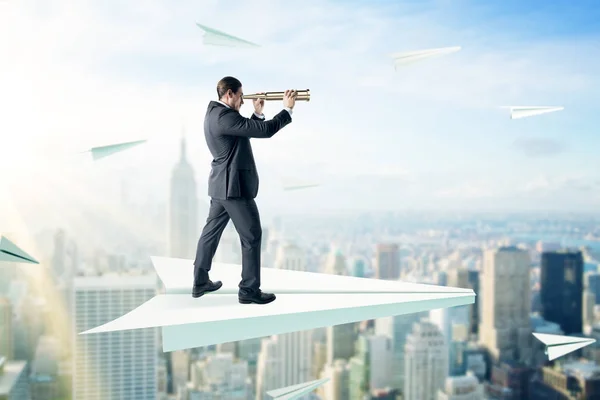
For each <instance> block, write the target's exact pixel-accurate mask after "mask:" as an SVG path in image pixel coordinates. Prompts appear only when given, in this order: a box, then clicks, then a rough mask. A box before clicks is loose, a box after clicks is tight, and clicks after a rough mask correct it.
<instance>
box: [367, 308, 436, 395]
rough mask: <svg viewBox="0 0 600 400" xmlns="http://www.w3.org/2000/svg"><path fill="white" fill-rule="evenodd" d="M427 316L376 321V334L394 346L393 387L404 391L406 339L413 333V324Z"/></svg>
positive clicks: (419, 315) (418, 314) (392, 363)
mask: <svg viewBox="0 0 600 400" xmlns="http://www.w3.org/2000/svg"><path fill="white" fill-rule="evenodd" d="M423 315H425V314H424V313H414V314H404V315H396V316H393V317H386V318H378V319H376V320H375V334H376V335H382V336H386V337H388V338H390V340H391V345H392V350H391V351H392V356H391V357H392V361H391V366H390V372H391V383H390V384H391V387H393V388H395V389H399V390H400V391H404V381H405V379H404V377H405V371H404V346H405V344H406V338H407V336H408V334H409V333H410V332H411V331H412V327H413V324H414V323H415V322H417V321H419V319H420V318H421V317H422V316H423Z"/></svg>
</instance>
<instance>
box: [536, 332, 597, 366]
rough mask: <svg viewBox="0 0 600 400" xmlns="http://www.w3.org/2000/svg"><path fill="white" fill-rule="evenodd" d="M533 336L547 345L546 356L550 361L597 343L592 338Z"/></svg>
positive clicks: (539, 334) (543, 334) (538, 334)
mask: <svg viewBox="0 0 600 400" xmlns="http://www.w3.org/2000/svg"><path fill="white" fill-rule="evenodd" d="M533 336H535V337H536V338H537V339H538V340H539V341H540V342H542V343H544V344H545V345H546V354H547V355H548V359H549V360H550V361H552V360H554V359H556V358H558V357H561V356H564V355H565V354H569V353H571V352H573V351H575V350H579V349H581V348H582V347H585V346H588V345H590V344H592V343H594V342H595V341H596V339H590V338H581V337H573V336H561V335H550V334H547V333H534V334H533Z"/></svg>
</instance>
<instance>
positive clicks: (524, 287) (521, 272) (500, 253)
mask: <svg viewBox="0 0 600 400" xmlns="http://www.w3.org/2000/svg"><path fill="white" fill-rule="evenodd" d="M529 266H530V259H529V253H528V252H527V251H525V250H522V249H518V248H516V247H501V248H499V249H493V250H487V251H486V252H485V254H484V265H483V274H484V276H483V279H482V281H483V285H482V289H483V294H482V297H483V299H482V301H481V307H482V312H481V324H480V327H479V334H480V342H481V343H482V344H483V345H485V346H486V347H487V348H488V350H489V352H490V355H491V357H492V360H493V361H499V360H502V361H504V360H526V361H528V360H529V357H530V355H531V354H530V353H531V352H530V343H531V327H530V319H529V313H530V309H531V302H530V301H529V298H530V286H529V282H530V278H529ZM524 299H525V301H524Z"/></svg>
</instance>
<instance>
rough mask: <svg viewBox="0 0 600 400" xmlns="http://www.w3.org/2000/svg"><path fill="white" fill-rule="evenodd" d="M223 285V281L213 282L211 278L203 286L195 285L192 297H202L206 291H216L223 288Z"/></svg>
mask: <svg viewBox="0 0 600 400" xmlns="http://www.w3.org/2000/svg"><path fill="white" fill-rule="evenodd" d="M221 286H223V282H221V281H216V282H213V281H210V280H209V281H208V282H206V283H205V284H204V285H202V286H194V289H193V290H192V297H200V296H202V295H204V294H205V293H209V292H214V291H216V290H219V289H221Z"/></svg>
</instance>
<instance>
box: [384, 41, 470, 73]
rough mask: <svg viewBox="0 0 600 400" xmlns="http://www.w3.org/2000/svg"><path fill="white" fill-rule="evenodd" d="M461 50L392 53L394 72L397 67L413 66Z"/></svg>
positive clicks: (447, 48)
mask: <svg viewBox="0 0 600 400" xmlns="http://www.w3.org/2000/svg"><path fill="white" fill-rule="evenodd" d="M460 49H461V47H460V46H455V47H443V48H438V49H427V50H418V51H409V52H404V53H394V54H392V58H393V59H394V67H395V68H396V70H397V69H398V67H401V66H405V65H410V64H414V63H416V62H419V61H421V60H424V59H427V58H433V57H439V56H443V55H446V54H451V53H455V52H457V51H459V50H460Z"/></svg>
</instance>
